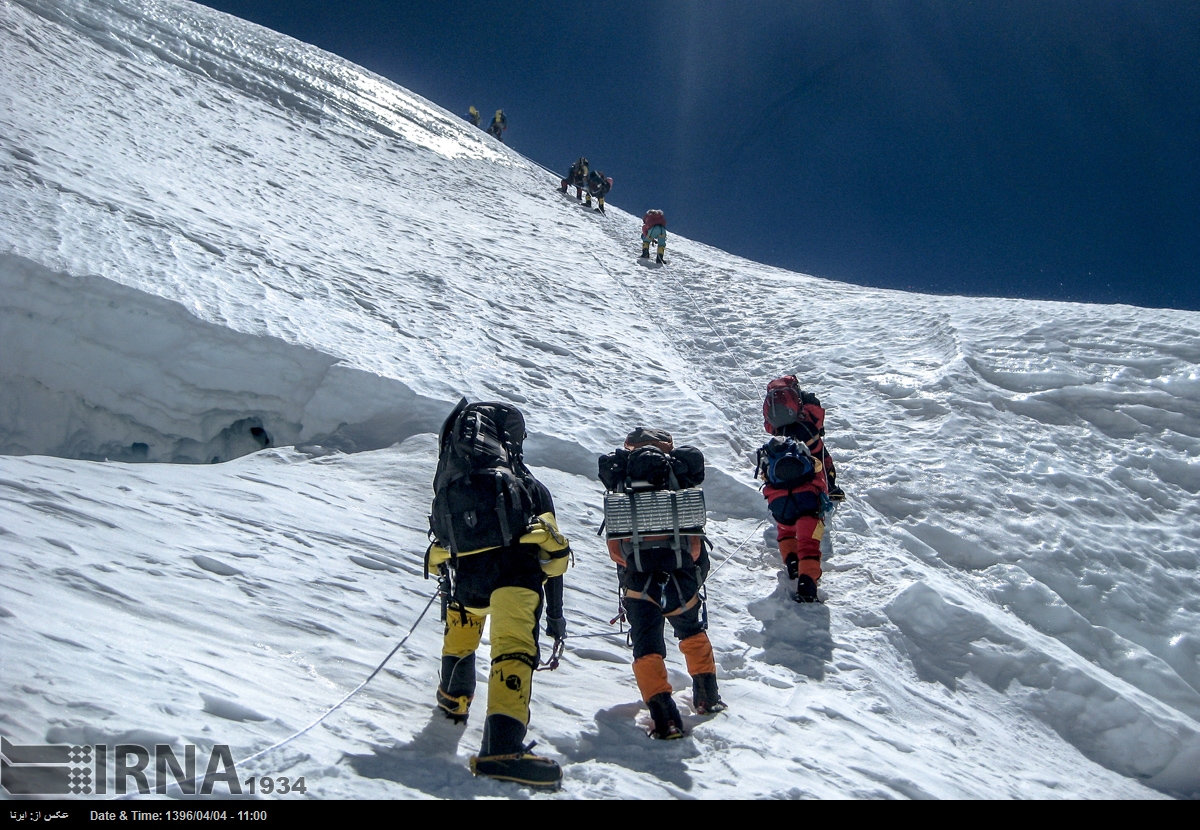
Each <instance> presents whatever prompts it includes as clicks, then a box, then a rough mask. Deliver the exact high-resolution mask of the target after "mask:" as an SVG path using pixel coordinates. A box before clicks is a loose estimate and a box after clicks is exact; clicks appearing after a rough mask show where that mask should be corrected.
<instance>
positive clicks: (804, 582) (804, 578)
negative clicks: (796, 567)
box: [796, 574, 821, 602]
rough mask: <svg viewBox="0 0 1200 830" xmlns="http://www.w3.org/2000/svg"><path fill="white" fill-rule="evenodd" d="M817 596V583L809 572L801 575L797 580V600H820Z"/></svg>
mask: <svg viewBox="0 0 1200 830" xmlns="http://www.w3.org/2000/svg"><path fill="white" fill-rule="evenodd" d="M820 601H821V600H820V599H819V598H818V597H817V583H815V582H813V579H812V577H811V576H809V575H808V574H803V575H801V577H800V579H799V580H797V581H796V602H820Z"/></svg>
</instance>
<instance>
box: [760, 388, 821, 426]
mask: <svg viewBox="0 0 1200 830" xmlns="http://www.w3.org/2000/svg"><path fill="white" fill-rule="evenodd" d="M797 423H800V424H804V425H805V426H806V427H807V430H805V431H806V432H809V433H810V434H811V436H812V437H815V436H817V435H822V434H824V432H825V410H824V409H823V408H822V407H821V401H820V400H818V399H817V396H816V395H814V394H812V393H811V392H805V391H804V390H803V389H801V388H800V382H799V381H798V380H796V376H795V375H784V376H783V377H781V378H776V379H775V380H773V381H771V382H770V383H768V384H767V397H766V398H765V399H764V400H763V428H764V429H766V431H767V432H769V433H770V434H771V435H778V434H780V433H781V431H782V430H783V428H784V427H786V426H789V425H790V424H797Z"/></svg>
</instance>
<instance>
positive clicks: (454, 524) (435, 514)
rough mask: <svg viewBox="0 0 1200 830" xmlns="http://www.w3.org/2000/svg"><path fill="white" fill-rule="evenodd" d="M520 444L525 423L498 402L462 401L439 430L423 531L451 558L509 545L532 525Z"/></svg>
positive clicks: (528, 490)
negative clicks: (426, 524)
mask: <svg viewBox="0 0 1200 830" xmlns="http://www.w3.org/2000/svg"><path fill="white" fill-rule="evenodd" d="M524 440H525V418H524V417H523V416H522V415H521V413H520V411H519V410H517V409H516V408H514V407H511V406H508V405H507V404H502V403H467V399H466V398H463V399H462V400H461V401H459V404H458V406H457V407H456V408H455V410H454V412H452V413H450V416H449V417H448V418H447V419H446V421H445V423H444V424H443V425H442V431H441V435H440V437H439V442H438V447H439V453H438V466H437V472H436V473H435V474H434V477H433V493H434V496H433V510H432V513H431V514H430V516H429V527H430V533H431V534H432V535H433V537H434V538H435V539H436V540H437V542H438V544H440V545H441V546H442V547H445V548H446V549H447V550H449V551H450V553H451V556H452V557H454V558H457V556H458V555H459V554H461V553H470V552H472V551H477V550H482V549H485V548H493V547H505V546H507V545H510V544H512V543H513V542H514V541H515V540H517V539H519V538H520V537H521V535H522V534H523V533H525V531H526V529H527V528H528V527H529V525H530V523H531V522H532V521H533V519H534V512H533V511H534V508H533V498H532V495H531V493H530V489H529V485H528V484H527V482H526V478H527V477H528V471H527V470H526V469H525V464H524V462H523V460H522V450H521V448H522V443H523V442H524Z"/></svg>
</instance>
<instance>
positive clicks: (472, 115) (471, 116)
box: [467, 107, 480, 127]
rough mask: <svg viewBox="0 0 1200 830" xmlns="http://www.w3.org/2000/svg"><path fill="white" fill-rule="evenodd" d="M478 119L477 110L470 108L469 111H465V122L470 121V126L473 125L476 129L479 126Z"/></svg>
mask: <svg viewBox="0 0 1200 830" xmlns="http://www.w3.org/2000/svg"><path fill="white" fill-rule="evenodd" d="M479 119H480V115H479V110H477V109H475V107H471V108H470V109H469V110H467V120H468V121H470V122H471V123H472V124H474V125H475V126H476V127H478V126H479Z"/></svg>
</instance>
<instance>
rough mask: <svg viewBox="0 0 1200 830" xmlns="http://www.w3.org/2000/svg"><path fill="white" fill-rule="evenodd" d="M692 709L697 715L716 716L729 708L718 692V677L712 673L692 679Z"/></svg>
mask: <svg viewBox="0 0 1200 830" xmlns="http://www.w3.org/2000/svg"><path fill="white" fill-rule="evenodd" d="M692 708H694V709H695V710H696V714H697V715H715V714H717V713H718V712H724V711H725V710H726V709H728V708H729V707H728V706H726V705H725V702H724V701H722V700H721V695H720V693H719V692H718V691H717V676H716V675H715V674H713V673H712V672H709V673H707V674H698V675H696V676H695V677H693V678H692Z"/></svg>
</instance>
